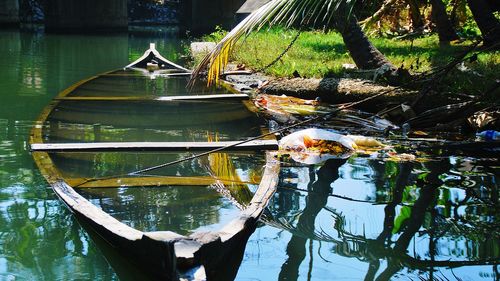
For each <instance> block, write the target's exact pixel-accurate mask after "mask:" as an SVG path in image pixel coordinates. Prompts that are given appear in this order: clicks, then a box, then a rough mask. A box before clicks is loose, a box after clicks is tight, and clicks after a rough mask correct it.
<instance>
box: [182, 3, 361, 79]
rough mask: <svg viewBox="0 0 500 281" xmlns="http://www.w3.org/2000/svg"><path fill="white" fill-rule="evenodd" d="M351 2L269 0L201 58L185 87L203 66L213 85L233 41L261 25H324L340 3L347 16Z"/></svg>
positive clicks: (233, 43) (232, 46)
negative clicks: (206, 69)
mask: <svg viewBox="0 0 500 281" xmlns="http://www.w3.org/2000/svg"><path fill="white" fill-rule="evenodd" d="M354 2H355V0H271V1H270V2H268V3H267V4H265V5H264V6H262V7H261V8H259V9H257V10H256V11H254V12H252V13H251V14H250V15H249V16H248V17H246V18H245V19H244V20H243V21H242V22H240V23H239V24H238V25H237V26H236V27H235V28H233V29H232V30H231V31H230V32H229V33H228V34H227V35H226V36H225V37H224V38H223V39H222V40H221V41H220V42H219V43H218V44H217V45H216V46H215V48H214V49H213V50H212V51H211V52H210V53H208V54H207V55H206V56H205V57H204V58H203V60H202V61H201V62H200V63H199V64H198V66H197V67H196V68H195V69H194V70H193V73H192V76H191V81H190V83H189V84H190V85H193V83H194V81H195V79H196V78H197V77H198V76H199V75H200V74H201V72H202V70H204V69H205V68H207V67H208V73H207V82H208V84H209V85H211V84H213V83H215V84H217V83H218V82H219V76H220V74H222V72H223V71H224V68H225V66H226V65H227V63H228V60H229V55H230V54H231V52H232V50H233V48H234V47H235V44H236V42H237V41H238V40H239V39H240V38H241V37H243V36H247V35H248V34H250V32H252V31H254V30H259V29H261V28H262V27H263V26H264V25H265V24H269V26H272V25H276V24H283V25H285V26H286V27H290V26H291V25H292V24H296V23H300V24H310V25H316V24H325V25H327V24H329V23H330V22H331V21H332V20H333V17H334V15H335V14H336V13H335V12H336V11H338V10H339V7H340V6H341V4H345V6H343V7H344V8H345V9H343V10H345V11H346V13H347V14H349V13H350V11H351V8H352V6H353V5H354Z"/></svg>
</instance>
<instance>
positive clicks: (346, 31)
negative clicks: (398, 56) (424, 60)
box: [337, 15, 394, 69]
mask: <svg viewBox="0 0 500 281" xmlns="http://www.w3.org/2000/svg"><path fill="white" fill-rule="evenodd" d="M337 30H338V31H339V32H340V34H341V35H342V38H343V39H344V44H345V45H346V47H347V50H349V54H350V55H351V57H352V59H353V60H354V63H355V64H356V66H357V67H358V68H360V69H375V68H379V67H381V66H383V65H388V66H390V67H391V68H393V69H394V66H393V65H392V64H391V63H390V62H389V60H387V58H386V57H385V56H384V55H383V54H382V53H381V52H380V51H379V50H378V49H377V48H375V46H373V45H372V43H371V42H370V41H369V40H368V38H367V37H366V35H365V33H364V32H363V31H362V30H361V27H360V26H359V24H358V20H357V18H356V16H354V15H351V16H350V17H349V19H348V22H347V24H345V25H343V26H342V25H340V26H339V27H337Z"/></svg>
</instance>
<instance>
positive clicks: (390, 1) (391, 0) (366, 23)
mask: <svg viewBox="0 0 500 281" xmlns="http://www.w3.org/2000/svg"><path fill="white" fill-rule="evenodd" d="M396 1H398V0H385V1H384V3H382V6H381V7H380V9H378V10H377V11H376V12H375V13H374V14H373V15H372V16H370V17H368V18H366V19H364V20H363V21H362V22H360V23H361V24H362V25H363V29H367V28H369V27H370V26H372V25H373V24H374V23H376V22H377V21H379V20H380V19H381V18H382V16H383V15H384V14H385V13H387V12H388V11H389V10H390V9H391V7H392V6H394V4H395V3H396Z"/></svg>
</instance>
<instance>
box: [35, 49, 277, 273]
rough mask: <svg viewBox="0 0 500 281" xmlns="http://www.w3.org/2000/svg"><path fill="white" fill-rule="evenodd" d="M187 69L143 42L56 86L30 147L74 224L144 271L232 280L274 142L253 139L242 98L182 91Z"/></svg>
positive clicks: (263, 194)
mask: <svg viewBox="0 0 500 281" xmlns="http://www.w3.org/2000/svg"><path fill="white" fill-rule="evenodd" d="M189 75H190V72H189V70H187V69H185V68H183V67H181V66H179V65H176V64H174V63H172V62H170V61H168V60H167V59H165V58H163V57H161V55H160V54H159V53H158V52H157V51H156V49H155V48H154V45H151V46H150V49H149V50H148V51H146V53H145V54H144V56H143V57H141V58H140V59H139V60H137V61H135V62H134V63H132V64H130V65H128V66H127V67H125V68H124V69H120V70H115V71H110V72H107V73H104V74H101V75H97V76H94V77H91V78H89V79H86V80H83V81H80V82H78V83H76V84H74V85H73V86H71V87H69V88H68V89H66V90H64V91H63V92H61V93H60V94H59V95H58V96H57V97H56V98H55V99H54V100H53V102H51V103H50V104H49V105H48V106H47V107H46V108H45V109H44V110H43V112H42V113H41V115H40V117H39V120H38V123H37V125H36V126H35V127H34V128H33V130H32V134H31V138H30V142H31V149H32V153H33V157H34V160H35V162H36V164H37V165H38V167H39V168H40V170H41V172H42V174H43V175H44V177H45V178H46V180H47V181H48V183H49V184H50V185H51V186H52V189H53V190H54V192H55V193H56V194H57V196H58V197H59V198H60V199H61V200H62V201H63V202H64V203H65V204H66V205H67V206H68V208H69V209H70V210H71V211H72V212H73V213H74V215H75V216H76V217H77V219H78V220H79V222H80V223H81V224H82V226H84V227H85V228H86V229H87V230H88V232H89V233H91V234H92V237H97V238H96V239H98V240H100V242H99V243H98V244H100V243H101V242H103V243H104V244H106V245H107V246H108V247H109V248H111V249H113V251H115V252H116V253H118V254H119V255H120V256H121V257H124V258H125V259H126V260H127V261H129V262H131V263H132V264H133V265H134V266H136V267H137V268H139V269H140V271H141V272H143V273H144V276H145V278H146V276H147V278H151V279H156V280H191V279H194V280H205V279H206V280H232V279H234V277H235V276H236V272H237V270H238V266H239V264H240V262H241V259H242V257H243V251H244V248H245V245H246V242H247V240H248V238H249V236H250V235H251V233H252V232H253V231H254V230H255V227H256V223H257V220H258V218H259V216H260V215H261V214H262V212H263V209H264V208H265V206H266V204H267V202H268V201H269V199H270V197H271V196H272V194H273V193H274V192H275V189H276V184H277V180H278V172H279V164H278V163H277V161H275V159H274V157H273V156H272V155H271V154H270V153H269V152H266V151H267V150H273V149H276V148H277V142H276V140H275V139H274V138H272V137H267V138H265V139H262V140H261V139H258V138H257V137H258V136H260V135H262V134H265V133H267V129H266V126H265V122H264V120H263V119H261V118H260V117H259V116H258V115H257V114H256V111H255V108H253V105H252V104H251V103H250V102H249V101H248V97H247V96H246V95H241V94H235V93H231V92H229V91H228V90H224V89H222V90H220V89H219V90H214V89H212V90H207V89H206V88H205V87H204V86H201V85H200V86H198V87H197V86H195V87H194V88H193V89H192V90H191V91H190V92H189V93H186V90H185V86H186V84H187V81H188V77H189ZM248 139H255V140H252V141H249V142H246V141H245V140H248ZM214 150H215V151H214ZM210 151H213V153H209V152H210ZM111 263H112V262H111ZM112 264H113V263H112Z"/></svg>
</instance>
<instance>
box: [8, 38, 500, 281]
mask: <svg viewBox="0 0 500 281" xmlns="http://www.w3.org/2000/svg"><path fill="white" fill-rule="evenodd" d="M149 42H156V43H157V48H158V49H159V51H160V52H161V53H162V54H164V56H165V57H167V58H172V59H173V60H175V61H179V57H178V55H177V54H178V53H179V49H180V44H179V42H178V40H176V39H171V38H170V37H169V36H168V35H164V36H159V37H158V36H157V37H154V38H148V37H143V36H140V37H138V36H132V35H130V36H126V35H124V36H67V35H66V36H62V35H44V34H30V33H19V32H8V31H0V77H1V79H0V89H1V90H0V93H1V101H2V102H1V103H0V249H1V251H0V280H118V279H119V278H124V277H127V276H128V277H131V276H132V275H130V274H132V273H129V272H127V270H124V267H125V266H123V264H122V265H120V264H121V261H120V259H119V257H113V256H112V255H106V256H107V258H108V260H106V259H105V258H104V255H103V253H102V251H101V250H104V251H105V252H106V250H105V249H103V248H99V247H98V246H97V245H96V244H95V243H94V242H93V240H92V239H91V238H90V237H89V235H88V234H87V233H86V232H85V231H84V230H83V228H82V227H81V226H80V225H79V224H78V222H77V221H76V220H75V219H74V218H73V216H72V215H71V214H70V212H69V211H68V210H67V209H66V207H65V206H64V205H63V204H62V203H61V202H60V201H59V200H58V199H57V198H56V197H55V196H54V194H53V192H52V191H51V189H50V188H49V187H48V185H47V183H46V182H45V180H44V179H43V177H42V176H41V175H40V173H39V172H38V169H37V168H36V166H35V165H34V162H33V159H32V157H31V155H30V152H29V151H28V150H27V140H28V136H29V132H30V130H31V127H32V125H33V124H34V120H35V119H36V118H37V116H38V114H39V113H40V112H41V110H42V109H43V108H44V107H45V106H46V105H47V104H48V103H49V102H50V100H51V99H52V98H53V97H54V96H55V95H56V94H57V93H58V92H59V91H61V90H63V89H65V88H66V87H68V86H70V85H72V84H73V83H75V82H77V81H79V80H81V79H84V78H88V77H90V76H93V75H95V74H98V73H103V72H105V71H109V70H112V69H117V68H120V67H122V66H124V65H126V64H127V63H128V62H129V61H131V60H133V59H135V58H137V57H138V56H139V55H140V54H141V53H142V52H143V50H144V48H146V47H147V46H148V43H149ZM113 79H116V80H118V82H120V83H119V84H120V85H121V86H120V87H116V86H114V87H111V88H109V87H108V88H107V84H106V83H104V84H103V83H101V82H102V81H101V82H99V81H95V82H91V83H89V84H88V85H86V86H85V87H82V88H81V89H79V90H78V91H79V92H78V93H77V94H79V95H82V96H92V95H94V93H95V89H96V88H95V87H97V88H98V89H101V90H102V89H103V88H104V89H107V91H108V95H113V93H118V94H117V95H119V96H126V95H127V96H136V95H137V94H138V93H139V94H140V93H143V91H142V89H143V88H144V87H145V86H144V84H143V83H144V80H140V79H138V78H137V79H131V80H128V79H125V80H124V79H123V78H122V77H117V78H113ZM159 81H160V80H157V81H149V82H147V83H148V84H147V85H146V87H148V91H149V92H150V93H158V94H162V93H164V92H165V91H170V92H173V93H179V94H181V93H182V91H183V90H182V89H183V88H182V87H181V86H179V85H176V84H175V83H174V84H168V85H167V84H162V83H161V82H159ZM98 82H99V83H100V84H99V83H98ZM115 82H117V81H113V83H115ZM201 92H203V91H201ZM177 106H178V104H177ZM128 107H129V106H128V105H127V103H126V102H119V103H113V106H109V107H108V106H103V105H102V104H101V103H97V102H85V103H82V102H80V101H67V102H65V104H63V107H62V108H61V110H60V111H58V112H55V113H54V115H53V116H52V118H54V120H56V119H57V122H59V124H62V125H61V126H58V127H57V128H58V129H59V130H60V131H59V132H62V133H61V134H57V132H58V131H57V130H47V131H46V132H56V133H54V134H49V133H46V134H45V135H46V137H51V138H52V139H51V141H65V142H67V141H78V142H81V141H109V140H114V141H131V140H134V141H142V140H145V139H146V140H157V141H159V140H163V139H165V138H168V139H170V140H185V139H186V138H191V139H192V140H200V141H201V140H204V139H205V138H206V134H205V133H204V131H203V130H198V127H197V126H192V127H190V129H189V130H186V129H185V128H184V127H185V126H180V127H182V128H183V129H179V128H174V127H172V126H169V125H168V122H163V120H165V119H166V118H168V119H169V118H175V117H169V116H168V113H175V110H176V108H177V107H169V105H168V104H162V105H155V104H153V103H152V102H144V103H143V104H140V103H139V104H137V103H136V104H135V110H134V111H132V112H130V116H133V117H134V118H130V120H129V121H127V116H122V114H121V113H120V112H123V109H124V108H128ZM217 108H219V109H220V111H221V112H222V111H224V112H231V110H234V109H235V106H234V105H232V106H227V105H225V104H219V105H217ZM222 109H224V110H222ZM207 110H208V109H207ZM75 111H77V112H79V113H80V114H73V115H72V114H70V113H71V112H73V113H74V112H75ZM199 111H200V108H198V107H194V106H192V105H186V106H184V107H183V112H184V113H189V115H191V116H192V118H190V120H198V122H199V123H200V124H201V125H200V128H201V127H203V126H202V125H203V124H204V122H203V121H204V118H201V117H199V116H197V114H198V113H196V112H199ZM105 113H110V114H111V115H112V116H114V117H113V118H110V119H108V120H105V121H102V118H100V116H101V114H105ZM176 115H177V116H178V115H179V114H172V116H176ZM228 115H229V114H228ZM197 117H198V118H197ZM93 118H94V119H95V120H94V119H93ZM241 118H242V119H241V120H243V121H241V122H243V123H244V124H246V125H249V124H248V123H249V122H250V126H248V127H250V128H253V129H250V130H248V129H244V126H237V125H231V124H224V123H222V125H218V127H213V129H214V131H218V132H222V133H221V135H220V137H221V138H225V139H228V140H229V139H236V138H240V137H245V136H248V135H253V134H255V133H256V131H255V130H257V129H256V128H257V127H258V126H257V124H254V125H251V122H253V121H251V120H253V119H251V118H250V119H249V117H248V116H246V115H245V116H243V117H241ZM68 120H70V121H68ZM75 120H76V121H75ZM138 120H143V122H142V123H141V122H139V121H138ZM172 120H173V121H174V123H178V124H179V125H182V123H181V122H183V121H185V120H183V119H182V118H178V119H172ZM96 122H99V125H98V126H97V127H96V126H95V125H96ZM75 123H78V124H79V125H78V126H73V125H71V124H75ZM243 123H242V124H243ZM96 128H97V129H96ZM138 128H139V129H138ZM89 132H90V133H89ZM96 132H99V133H96ZM166 132H169V133H168V134H166ZM403 150H404V149H403ZM406 152H410V153H413V152H414V151H411V150H410V151H406ZM171 157H172V156H169V155H149V156H147V155H146V156H140V155H138V154H134V153H126V154H123V153H106V154H100V155H97V154H96V155H94V154H90V155H89V154H85V155H80V154H58V155H54V158H53V159H54V161H55V162H56V164H58V165H59V167H62V168H61V169H62V172H63V173H64V174H65V175H67V176H88V175H99V176H105V175H109V174H116V173H117V172H121V171H130V170H131V169H140V168H142V167H143V166H148V165H154V164H157V163H162V162H165V161H166V159H170V158H171ZM261 158H262V155H258V156H252V155H233V156H232V159H233V160H234V163H235V165H236V168H237V169H238V171H240V172H242V171H246V170H251V169H256V168H255V167H256V166H257V167H258V166H259V165H260V166H261V165H262V162H261V160H256V159H261ZM430 160H431V161H423V162H414V163H409V162H402V163H398V162H395V161H387V160H383V159H382V157H371V158H368V157H361V156H360V157H353V158H351V159H348V160H328V161H327V162H325V163H324V164H322V165H318V166H306V167H304V166H300V165H294V164H290V163H288V164H287V165H286V167H283V168H282V171H281V175H280V184H279V189H278V192H277V193H276V195H275V196H274V197H273V199H272V201H271V204H270V206H269V212H268V213H267V215H266V218H265V222H266V224H262V225H261V226H260V227H259V228H257V230H256V231H255V233H254V234H253V235H252V236H251V237H250V240H249V242H248V244H247V246H246V249H245V252H244V254H243V260H242V263H241V266H240V268H239V270H238V274H237V277H236V280H428V279H431V278H433V279H435V280H498V277H499V275H498V274H499V273H498V270H499V269H498V264H499V262H500V260H499V259H500V246H499V245H500V243H499V242H500V233H499V232H500V229H499V225H500V222H499V218H498V213H499V200H498V198H499V196H498V195H499V189H498V179H499V177H498V175H499V168H498V164H496V162H495V161H496V160H498V159H476V158H474V157H470V156H454V155H451V156H450V155H433V156H431V157H430ZM104 161H107V163H108V164H107V165H105V166H103V165H99V163H103V162H104ZM89 163H92V164H93V165H89ZM140 165H143V166H140ZM495 165H496V166H495ZM202 166H203V165H202V163H200V162H188V163H185V164H184V166H183V167H182V169H180V168H175V167H174V168H173V170H163V171H158V173H160V174H162V173H163V174H172V173H174V174H176V173H179V172H183V171H187V173H198V174H197V175H203V174H204V173H205V172H206V171H204V169H203V167H202ZM252 167H253V168H252ZM243 174H244V173H243ZM83 194H84V195H85V196H86V197H87V198H89V200H91V201H92V202H93V203H94V204H96V205H98V206H100V207H101V208H103V209H105V210H106V211H107V212H109V213H111V214H113V215H114V216H115V217H117V218H119V219H121V220H123V221H124V222H126V223H127V224H129V225H133V226H134V227H137V228H140V229H145V230H156V229H160V230H163V229H165V228H169V229H171V230H175V231H178V232H180V233H189V232H191V231H194V230H197V229H205V228H207V227H209V225H212V227H215V228H217V227H218V226H220V224H221V223H222V222H224V221H225V220H226V219H225V218H226V217H229V218H230V217H232V216H233V215H234V212H235V207H234V206H233V205H232V202H231V201H229V200H226V199H224V198H222V197H220V196H218V195H217V194H214V192H213V190H208V189H203V190H201V191H200V189H199V188H198V189H197V188H194V187H189V188H186V189H182V188H177V189H162V188H157V189H143V190H140V189H139V190H137V189H135V190H132V189H123V188H118V189H99V190H93V191H92V190H87V191H84V192H83ZM166 202H167V203H168V202H170V203H172V202H177V203H178V205H172V204H170V203H169V204H166ZM110 264H111V265H113V267H112V266H111V265H110ZM221 270H224V269H221ZM118 276H120V277H118ZM137 276H140V273H139V275H134V276H133V277H132V278H136V279H137V280H142V278H141V277H137Z"/></svg>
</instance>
